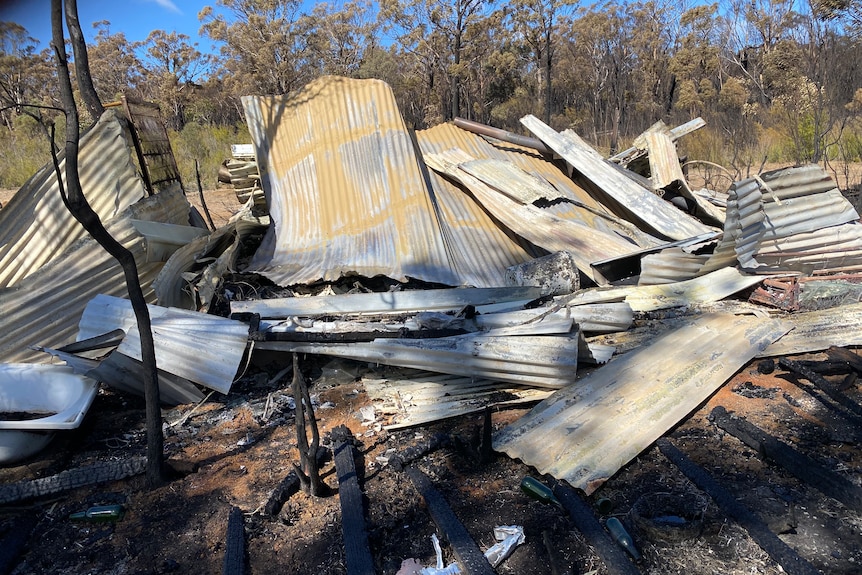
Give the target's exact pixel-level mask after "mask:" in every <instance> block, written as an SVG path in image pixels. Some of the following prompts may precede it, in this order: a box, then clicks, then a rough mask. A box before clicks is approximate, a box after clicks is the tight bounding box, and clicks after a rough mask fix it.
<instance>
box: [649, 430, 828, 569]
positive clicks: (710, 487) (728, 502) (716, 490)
mask: <svg viewBox="0 0 862 575" xmlns="http://www.w3.org/2000/svg"><path fill="white" fill-rule="evenodd" d="M656 444H657V445H658V448H659V450H661V452H662V454H663V455H664V456H665V457H667V458H668V459H669V460H670V461H671V462H673V464H674V465H676V466H677V468H679V470H680V471H681V472H682V473H683V474H684V475H685V476H686V477H688V478H689V480H691V482H692V483H694V484H695V485H696V486H697V487H698V488H699V489H700V490H702V491H704V492H705V493H706V494H707V495H709V496H710V497H711V498H712V499H713V501H715V503H716V505H718V507H719V508H720V509H721V510H722V511H723V512H724V513H725V514H726V515H727V516H729V517H730V518H731V519H733V520H734V521H736V522H737V523H739V524H740V525H741V526H742V527H743V528H744V529H745V530H746V531H748V534H749V535H750V536H751V538H752V539H753V540H754V541H755V542H756V543H757V544H758V545H760V547H761V549H763V550H764V551H766V552H767V553H768V554H769V556H770V557H772V559H774V560H775V561H776V562H777V563H778V564H779V565H781V567H782V569H784V571H786V572H787V573H789V574H790V575H817V574H818V573H820V572H819V571H818V570H817V569H816V568H815V567H814V566H813V565H811V563H809V562H808V561H807V560H806V559H805V558H803V557H801V556H800V555H799V554H798V553H796V551H794V550H793V549H792V548H791V547H789V546H788V545H787V544H786V543H784V541H782V540H781V539H779V537H778V536H777V535H776V534H775V533H773V532H772V531H770V529H769V527H768V526H767V525H766V523H764V522H763V521H762V520H761V519H760V517H758V516H757V515H755V514H754V513H752V512H751V511H750V510H749V509H748V508H747V507H746V506H745V505H743V504H742V503H740V502H739V501H737V500H736V498H735V497H733V495H731V494H730V492H729V491H727V490H726V489H725V488H724V487H722V486H721V484H719V483H718V481H716V480H715V479H714V478H713V477H712V476H711V475H710V474H709V473H707V472H706V470H704V469H703V468H702V467H700V466H699V465H697V464H696V463H694V462H693V461H691V460H690V459H689V458H688V457H687V456H686V455H685V454H684V453H683V452H682V451H680V450H679V449H678V448H677V447H676V446H675V445H673V443H671V442H670V440H668V439H667V438H662V439H659V440H658V441H657V442H656Z"/></svg>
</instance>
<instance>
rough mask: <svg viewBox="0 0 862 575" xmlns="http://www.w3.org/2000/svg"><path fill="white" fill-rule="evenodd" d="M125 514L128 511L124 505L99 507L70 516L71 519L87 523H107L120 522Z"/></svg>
mask: <svg viewBox="0 0 862 575" xmlns="http://www.w3.org/2000/svg"><path fill="white" fill-rule="evenodd" d="M125 513H126V509H125V508H124V507H123V506H122V505H97V506H95V507H90V508H89V509H87V510H86V511H78V512H77V513H72V514H71V515H69V519H70V520H71V521H80V522H86V523H107V522H110V521H119V520H120V519H122V518H123V515H125Z"/></svg>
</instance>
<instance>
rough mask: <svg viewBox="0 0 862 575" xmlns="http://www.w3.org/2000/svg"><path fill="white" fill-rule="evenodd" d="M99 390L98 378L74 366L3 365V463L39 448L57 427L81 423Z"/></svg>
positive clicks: (0, 459)
mask: <svg viewBox="0 0 862 575" xmlns="http://www.w3.org/2000/svg"><path fill="white" fill-rule="evenodd" d="M98 390H99V382H98V381H95V380H93V379H90V378H88V377H85V376H83V375H77V374H75V373H74V372H73V371H72V369H71V368H70V367H66V366H62V365H39V364H25V363H5V364H0V465H6V464H9V463H13V462H15V461H19V460H21V459H24V458H27V457H30V456H31V455H33V454H35V453H37V452H38V451H39V450H41V449H42V448H44V447H45V446H46V445H48V443H49V442H50V441H51V439H52V438H53V437H54V433H55V432H56V431H57V430H63V429H75V428H76V427H78V426H79V425H80V424H81V420H83V419H84V415H85V414H86V413H87V410H88V409H90V405H91V404H92V403H93V399H94V398H95V397H96V392H98ZM9 414H26V416H24V417H22V416H20V415H18V416H11V417H9ZM4 416H5V418H4Z"/></svg>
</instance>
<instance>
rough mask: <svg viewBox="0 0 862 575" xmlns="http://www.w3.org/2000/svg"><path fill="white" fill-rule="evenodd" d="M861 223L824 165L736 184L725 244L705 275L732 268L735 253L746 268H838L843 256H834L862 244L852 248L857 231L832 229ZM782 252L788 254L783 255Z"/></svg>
mask: <svg viewBox="0 0 862 575" xmlns="http://www.w3.org/2000/svg"><path fill="white" fill-rule="evenodd" d="M858 219H859V215H858V214H857V213H856V210H855V209H853V206H852V205H851V204H850V202H848V201H847V199H846V198H844V196H843V195H842V194H841V192H839V191H838V189H837V188H836V187H835V183H834V181H833V180H832V178H831V177H830V176H829V174H827V173H826V171H825V170H823V168H821V167H820V166H813V165H812V166H802V167H798V168H786V169H782V170H775V171H772V172H767V173H764V174H762V175H761V176H759V177H755V178H748V179H746V180H742V181H739V182H736V183H734V184H733V186H731V188H730V194H729V197H728V203H727V220H726V222H725V228H724V229H725V232H724V237H723V240H722V242H721V243H720V244H719V246H718V247H717V248H716V250H715V254H714V255H713V256H712V257H711V258H710V261H708V262H707V263H706V265H705V266H704V268H703V270H701V273H703V272H706V271H710V270H713V269H716V268H718V267H720V266H724V265H729V261H728V260H729V256H730V251H731V249H732V250H733V252H734V253H735V254H736V258H737V260H738V262H739V264H740V265H741V266H742V267H744V268H752V269H754V268H759V269H761V270H762V269H775V270H794V269H797V270H798V269H804V266H805V265H808V266H810V265H811V262H812V259H813V260H814V261H819V260H827V261H828V260H831V261H832V262H833V264H834V262H836V261H839V260H840V258H841V257H842V255H840V254H838V253H836V254H834V257H830V255H829V254H830V252H832V251H836V252H845V254H846V253H847V252H848V250H849V251H851V252H852V251H857V250H858V249H860V248H862V244H856V245H855V247H854V246H853V244H854V243H855V242H856V241H857V238H858V236H857V234H856V231H855V229H851V228H846V229H844V230H843V233H842V232H841V231H837V230H833V231H828V229H829V228H832V227H835V226H839V227H841V228H844V227H845V226H843V225H842V224H848V223H849V222H854V221H857V220H858ZM848 242H849V243H848ZM761 252H763V255H764V256H765V257H764V258H761V257H760V256H761ZM782 252H783V253H784V254H786V255H785V256H781V255H780V254H781V253H782ZM805 254H807V255H808V256H810V257H805ZM804 257H805V259H804V260H803V259H800V258H804ZM803 261H804V262H805V263H803ZM814 267H815V269H823V268H824V267H834V265H832V264H815V265H814Z"/></svg>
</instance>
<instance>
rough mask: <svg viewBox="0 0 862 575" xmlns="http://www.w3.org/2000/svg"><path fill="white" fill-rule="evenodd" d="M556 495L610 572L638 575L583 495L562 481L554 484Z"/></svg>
mask: <svg viewBox="0 0 862 575" xmlns="http://www.w3.org/2000/svg"><path fill="white" fill-rule="evenodd" d="M554 495H555V496H556V498H557V499H559V501H560V503H562V504H563V507H564V508H565V509H566V511H567V512H568V513H569V516H570V517H571V518H572V521H573V522H574V523H575V526H576V527H577V528H578V530H579V531H580V532H581V533H583V535H584V537H586V538H587V541H589V543H590V545H591V546H592V547H593V549H595V551H596V554H598V556H599V557H600V558H601V560H602V562H604V564H605V566H606V567H607V569H608V573H611V574H613V575H637V574H638V573H640V569H638V568H637V566H636V565H635V564H634V563H632V562H631V560H630V559H629V558H628V556H627V555H626V554H625V552H624V551H623V550H622V548H621V547H619V546H618V545H617V544H616V543H615V542H614V540H613V539H612V538H611V536H610V535H609V534H608V532H607V531H605V530H604V529H603V528H602V525H601V523H599V520H598V519H596V516H595V515H594V514H593V511H592V509H590V506H589V505H588V504H587V502H586V501H584V499H583V498H582V497H581V495H580V494H579V493H578V492H577V491H576V490H575V489H574V488H572V487H570V486H568V485H565V484H564V483H562V482H557V483H556V484H555V485H554Z"/></svg>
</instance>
